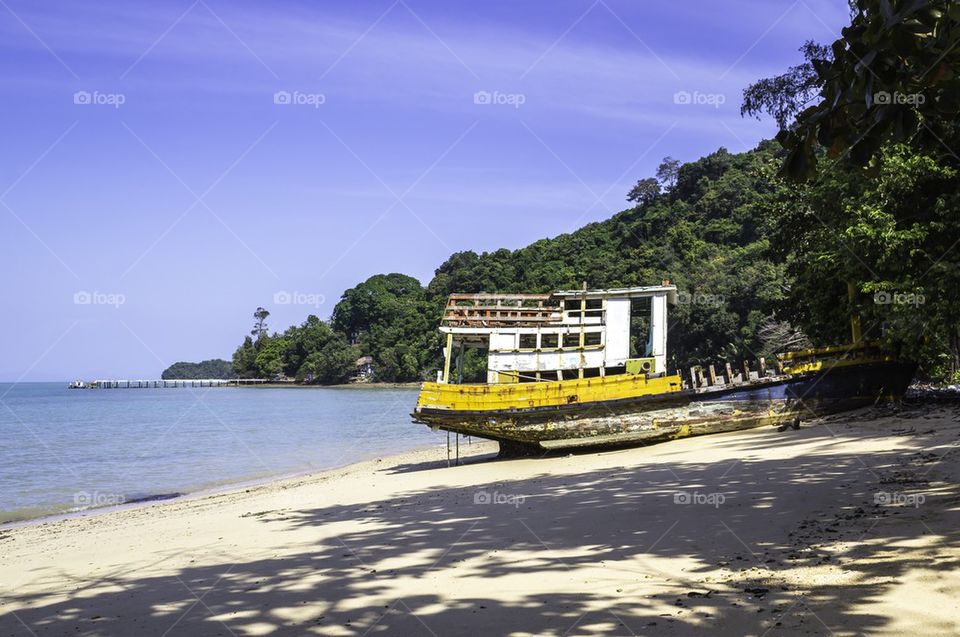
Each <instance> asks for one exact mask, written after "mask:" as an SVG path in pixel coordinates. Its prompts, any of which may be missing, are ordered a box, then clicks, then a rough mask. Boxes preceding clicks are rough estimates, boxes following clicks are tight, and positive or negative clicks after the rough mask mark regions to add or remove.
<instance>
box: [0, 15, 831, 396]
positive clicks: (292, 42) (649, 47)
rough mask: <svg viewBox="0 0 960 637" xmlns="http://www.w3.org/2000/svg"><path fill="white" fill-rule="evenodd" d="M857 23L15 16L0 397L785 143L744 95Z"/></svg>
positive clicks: (285, 315)
mask: <svg viewBox="0 0 960 637" xmlns="http://www.w3.org/2000/svg"><path fill="white" fill-rule="evenodd" d="M846 12H847V9H846V2H844V1H843V0H831V1H827V0H796V1H789V0H752V1H751V0H727V1H725V2H702V1H697V2H682V3H681V2H674V3H664V2H626V1H624V0H597V1H596V2H591V1H589V0H576V1H573V0H570V1H567V0H551V1H549V2H546V1H544V2H524V3H520V2H516V1H515V0H511V1H507V0H499V1H485V2H450V1H443V2H442V1H439V0H430V1H425V0H398V1H396V2H390V1H389V0H384V1H379V0H378V1H372V2H339V3H333V2H309V3H308V2H293V1H278V2H269V3H267V2H261V3H250V2H223V1H222V0H197V1H196V2H190V1H189V0H185V1H182V2H153V3H147V2H98V3H68V2H43V3H38V2H27V1H25V0H2V1H0V51H2V55H0V73H2V80H3V81H2V84H0V92H2V95H0V98H2V100H3V105H4V108H3V117H2V118H0V134H2V138H3V149H4V150H3V153H0V265H2V267H3V272H4V276H3V278H2V282H0V293H2V298H3V299H4V307H5V308H7V312H6V315H7V317H8V321H7V329H5V330H4V334H5V336H4V337H3V340H2V343H0V345H2V347H0V351H2V352H3V356H2V359H0V380H9V381H13V380H64V379H72V378H85V379H90V378H97V377H110V378H118V377H119V378H128V377H141V378H154V377H158V375H159V373H160V371H161V370H162V369H163V368H164V367H165V366H166V365H168V364H170V363H172V362H174V361H177V360H201V359H204V358H212V357H218V356H219V357H224V358H229V357H230V354H231V353H232V351H233V349H234V348H235V346H236V345H237V343H238V342H239V341H240V340H241V339H242V337H243V335H244V334H245V333H246V332H247V330H249V328H250V323H251V318H250V314H251V313H252V311H253V310H254V309H255V308H256V307H257V306H258V305H264V306H266V307H267V308H268V309H270V311H271V312H272V313H273V315H272V316H271V320H270V324H271V326H272V327H275V328H283V327H286V326H287V325H289V324H292V323H296V322H300V321H302V320H303V319H304V317H305V316H306V315H307V314H309V313H316V314H318V315H320V316H321V317H324V318H326V317H328V316H329V314H330V311H331V310H332V308H333V305H334V304H335V302H336V300H337V299H338V298H339V296H340V294H341V293H342V292H343V290H344V289H346V288H348V287H351V286H353V285H355V284H356V283H357V282H359V281H362V280H363V279H365V278H366V277H368V276H370V275H372V274H375V273H379V272H403V273H406V274H410V275H413V276H415V277H418V278H419V279H420V280H421V281H424V282H426V281H428V280H429V279H430V277H431V276H432V274H433V270H434V268H436V267H437V266H438V265H439V264H440V263H442V262H443V260H444V259H445V258H446V257H447V256H448V255H449V254H450V253H452V252H454V251H458V250H467V249H471V250H476V251H478V252H479V251H483V250H493V249H496V248H499V247H509V248H516V247H520V246H523V245H526V244H528V243H530V242H532V241H535V240H537V239H541V238H544V237H550V236H556V235H558V234H561V233H564V232H567V231H570V230H572V229H574V228H577V227H579V226H581V225H583V224H585V223H587V222H590V221H596V220H600V219H604V218H606V217H609V216H610V215H611V214H613V213H614V212H616V211H618V210H620V209H622V208H624V207H625V202H624V195H625V193H626V192H627V191H628V190H629V188H630V186H631V185H632V184H633V183H634V182H635V181H636V180H637V179H639V178H641V177H645V176H650V175H651V174H652V173H653V171H654V170H655V169H656V166H657V164H658V163H659V162H660V160H661V159H662V158H663V157H664V156H666V155H670V156H673V157H676V158H678V159H681V160H693V159H696V158H697V157H699V156H701V155H703V154H705V153H708V152H711V151H713V150H715V149H716V148H717V147H719V146H725V147H726V148H728V149H730V150H732V151H741V150H746V149H748V148H751V147H753V146H754V145H755V144H756V143H757V141H758V140H760V139H762V138H764V137H769V136H770V135H772V134H773V132H774V128H773V126H772V124H771V123H770V122H757V121H754V120H745V119H742V118H741V117H740V116H739V104H740V92H741V90H742V89H743V87H744V86H746V85H747V84H748V83H750V82H751V81H753V80H755V79H757V78H760V77H765V76H769V75H771V74H774V73H777V72H780V71H782V70H783V69H784V68H786V67H787V66H790V65H792V64H796V63H798V62H799V61H800V55H799V53H798V52H797V49H798V47H799V46H800V45H801V44H802V43H803V41H804V40H806V39H809V38H813V39H816V40H818V41H821V42H830V41H832V40H833V39H835V38H836V37H837V34H838V33H839V29H840V28H841V27H842V26H843V25H844V24H846V22H847V13H846ZM678 93H680V96H679V98H678V96H677V94H678ZM686 98H689V99H686ZM685 101H686V102H689V103H683V102H685ZM678 102H679V103H678ZM287 301H289V302H287Z"/></svg>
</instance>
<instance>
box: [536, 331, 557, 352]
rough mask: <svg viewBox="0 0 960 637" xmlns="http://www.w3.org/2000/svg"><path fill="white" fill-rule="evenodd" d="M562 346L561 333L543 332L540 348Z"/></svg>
mask: <svg viewBox="0 0 960 637" xmlns="http://www.w3.org/2000/svg"><path fill="white" fill-rule="evenodd" d="M559 347H560V335H559V334H541V335H540V349H557V348H559Z"/></svg>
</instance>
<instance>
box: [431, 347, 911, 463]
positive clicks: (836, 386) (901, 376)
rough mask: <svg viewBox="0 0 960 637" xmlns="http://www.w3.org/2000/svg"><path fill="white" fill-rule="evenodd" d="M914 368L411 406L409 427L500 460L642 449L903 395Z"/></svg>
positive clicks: (848, 369)
mask: <svg viewBox="0 0 960 637" xmlns="http://www.w3.org/2000/svg"><path fill="white" fill-rule="evenodd" d="M914 370H915V366H914V365H912V364H908V363H899V362H882V363H871V364H864V365H851V366H845V367H836V368H829V369H825V370H820V371H816V372H809V373H805V374H797V375H792V376H789V377H777V378H771V379H761V380H759V381H755V382H751V383H749V384H748V385H739V386H737V385H733V386H726V387H709V388H705V389H699V390H689V389H688V390H683V391H679V392H671V393H668V394H657V395H648V396H642V397H637V398H633V399H623V400H616V401H603V402H595V403H580V404H575V405H561V406H555V407H544V408H537V409H512V410H501V411H490V410H483V411H462V410H449V409H429V408H418V410H417V411H416V412H415V413H414V414H413V417H414V419H415V421H416V422H420V423H423V424H427V425H430V426H431V427H434V428H438V429H443V430H446V431H451V432H455V433H459V434H464V435H469V436H476V437H480V438H488V439H491V440H496V441H499V442H500V443H501V453H502V454H503V455H515V454H523V453H543V451H544V450H550V449H562V448H571V447H610V446H625V445H633V444H649V443H654V442H661V441H666V440H672V439H675V438H682V437H687V436H697V435H704V434H711V433H720V432H726V431H737V430H741V429H749V428H753V427H760V426H763V425H784V424H793V423H795V422H796V421H798V419H808V418H813V417H817V416H822V415H826V414H830V413H837V412H842V411H846V410H850V409H856V408H858V407H863V406H868V405H871V404H874V403H875V402H877V401H880V400H889V399H895V398H897V397H899V396H901V395H902V394H903V392H904V391H905V390H906V387H907V385H908V384H909V382H910V380H911V378H912V376H913V373H914Z"/></svg>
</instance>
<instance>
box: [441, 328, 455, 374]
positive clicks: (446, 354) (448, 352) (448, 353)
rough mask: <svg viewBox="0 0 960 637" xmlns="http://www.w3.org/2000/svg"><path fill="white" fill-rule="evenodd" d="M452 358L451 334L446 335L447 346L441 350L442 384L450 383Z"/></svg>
mask: <svg viewBox="0 0 960 637" xmlns="http://www.w3.org/2000/svg"><path fill="white" fill-rule="evenodd" d="M452 356H453V334H447V346H446V347H445V348H444V350H443V382H445V383H449V382H450V358H451V357H452Z"/></svg>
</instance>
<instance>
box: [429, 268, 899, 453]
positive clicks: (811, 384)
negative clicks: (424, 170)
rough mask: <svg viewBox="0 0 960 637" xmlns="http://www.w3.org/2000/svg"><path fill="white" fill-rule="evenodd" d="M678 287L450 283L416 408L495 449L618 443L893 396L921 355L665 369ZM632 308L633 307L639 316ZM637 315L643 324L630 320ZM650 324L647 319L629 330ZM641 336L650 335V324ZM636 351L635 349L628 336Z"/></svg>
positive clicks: (844, 352) (832, 355)
mask: <svg viewBox="0 0 960 637" xmlns="http://www.w3.org/2000/svg"><path fill="white" fill-rule="evenodd" d="M676 301H677V288H676V287H675V286H673V285H670V284H669V282H666V281H665V282H664V284H663V285H659V286H648V287H632V288H622V289H610V290H586V289H584V290H569V291H560V292H554V293H552V294H453V295H451V296H450V297H449V299H448V301H447V305H446V308H445V311H444V315H443V318H442V320H441V325H440V331H441V333H442V334H444V336H445V346H444V352H443V353H444V359H443V360H444V365H443V370H442V371H440V372H438V378H437V381H436V382H427V383H424V384H423V385H422V387H421V390H420V395H419V398H418V400H417V405H416V408H415V410H414V412H413V414H412V416H413V419H414V421H415V422H417V423H422V424H425V425H429V426H430V427H432V428H434V429H442V430H445V431H449V432H454V433H458V434H464V435H469V436H477V437H480V438H487V439H490V440H496V441H498V442H499V443H500V452H501V455H522V454H529V453H542V452H543V451H544V450H550V449H563V448H572V447H599V446H622V445H631V444H645V443H651V442H660V441H664V440H671V439H675V438H681V437H686V436H696V435H703V434H710V433H718V432H724V431H734V430H739V429H747V428H752V427H759V426H762V425H775V426H781V427H783V426H789V425H794V426H799V422H800V420H801V419H807V418H812V417H816V416H821V415H825V414H829V413H836V412H840V411H845V410H849V409H856V408H858V407H863V406H867V405H871V404H874V403H876V402H877V401H880V400H890V399H896V398H897V397H899V396H901V395H902V394H903V392H904V391H905V390H906V387H907V385H908V384H909V383H910V380H911V378H912V377H913V373H914V371H915V365H914V364H912V363H908V362H903V361H900V360H897V359H896V358H895V357H894V356H892V355H891V354H890V353H889V352H885V351H883V350H881V349H879V348H877V347H875V346H873V345H871V344H869V343H866V342H863V341H861V340H860V338H859V333H858V332H859V330H858V329H857V327H858V321H856V320H855V321H854V329H853V332H854V341H853V343H852V344H850V345H840V346H834V347H825V348H817V349H809V350H804V351H796V352H788V353H783V354H779V355H777V357H776V358H775V359H774V360H772V361H771V364H770V365H768V364H767V361H766V360H765V359H764V358H759V359H758V360H756V361H753V362H742V363H739V364H738V365H736V366H732V365H731V364H729V363H728V364H726V365H725V367H724V368H723V369H719V370H717V369H714V366H710V367H708V368H707V369H702V368H700V367H692V368H690V369H689V373H688V374H681V372H680V371H679V370H675V371H671V370H668V369H667V325H668V324H667V313H668V306H669V305H672V304H675V303H676ZM638 319H639V320H638ZM638 325H639V326H644V327H645V329H644V330H640V329H638V327H637V326H638ZM637 332H645V333H637ZM644 337H645V338H644ZM466 348H481V349H483V350H486V352H487V378H486V383H462V382H458V381H459V380H460V379H461V373H460V365H461V363H462V361H463V354H464V350H465V349H466ZM632 349H633V350H634V351H635V353H637V352H640V353H641V355H639V356H636V355H634V356H631V350H632Z"/></svg>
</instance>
